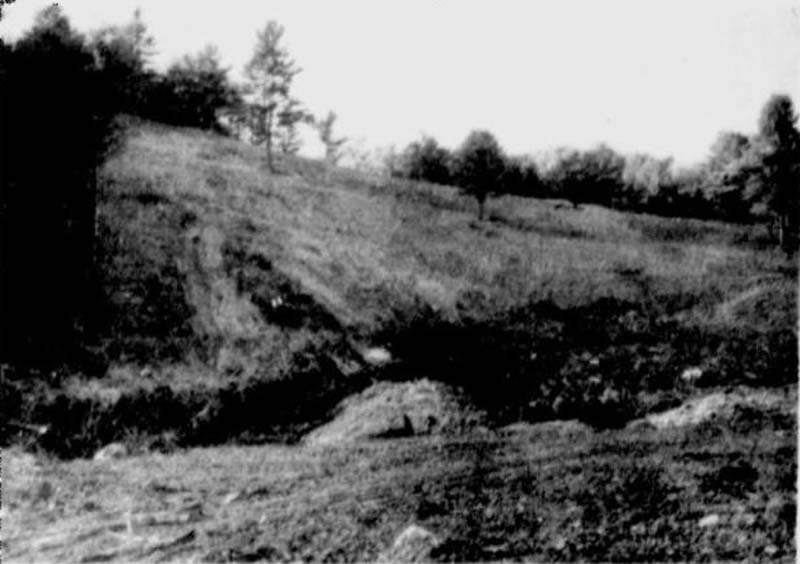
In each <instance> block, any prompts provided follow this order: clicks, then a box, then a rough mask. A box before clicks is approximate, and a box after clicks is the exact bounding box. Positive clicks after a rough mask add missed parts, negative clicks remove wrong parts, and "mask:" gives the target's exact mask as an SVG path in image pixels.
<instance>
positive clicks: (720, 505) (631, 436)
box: [3, 389, 796, 562]
mask: <svg viewBox="0 0 800 564" xmlns="http://www.w3.org/2000/svg"><path fill="white" fill-rule="evenodd" d="M733 395H736V396H739V397H742V396H745V397H746V396H747V394H746V393H745V394H742V393H741V390H740V391H739V392H738V393H737V394H733ZM762 399H763V398H762ZM767 403H768V404H769V407H766V405H767ZM795 403H796V390H795V389H791V390H789V389H786V390H783V391H777V390H776V391H775V392H773V393H771V394H770V397H769V398H768V401H767V402H766V403H765V402H758V401H756V402H755V403H753V405H761V406H762V408H760V409H758V408H752V409H750V410H749V411H748V410H746V409H743V408H741V407H740V408H739V409H738V411H737V408H736V406H735V405H734V404H735V402H733V403H732V404H731V406H730V407H732V409H731V410H730V411H729V412H728V416H727V417H725V416H716V417H715V416H714V414H709V417H710V419H708V420H706V421H703V422H698V423H696V424H694V425H688V426H682V427H672V428H664V429H660V430H658V429H655V428H653V427H650V426H648V425H633V427H634V428H632V429H628V430H620V431H607V432H602V433H594V432H592V431H591V430H590V429H589V428H587V427H585V426H583V425H581V424H578V423H574V422H557V423H544V424H538V425H521V424H516V425H513V426H511V427H509V428H508V429H500V430H498V431H496V432H489V431H486V430H481V429H476V430H475V431H474V432H472V433H465V434H463V435H461V436H458V437H452V436H451V437H445V436H441V435H431V436H424V437H409V438H395V439H375V440H372V441H365V442H360V443H357V444H352V443H350V444H348V443H346V442H345V444H340V445H331V446H320V447H317V446H294V447H282V446H256V447H216V448H202V449H190V450H187V451H184V452H176V453H173V454H170V455H162V454H157V453H156V454H147V455H141V456H133V457H130V458H125V459H119V460H105V461H88V460H75V461H71V462H57V461H53V460H48V459H46V458H42V457H35V456H33V455H31V454H26V453H22V452H20V451H18V450H15V449H12V450H9V451H6V452H4V456H3V470H4V478H3V482H4V483H3V494H4V513H5V515H4V519H3V537H4V542H5V547H4V555H3V556H4V559H5V560H7V561H9V562H13V561H54V562H55V561H60V562H65V561H71V562H76V561H83V562H100V561H109V560H122V561H130V560H136V561H139V560H141V561H165V560H174V559H179V560H208V561H227V560H234V561H253V560H262V559H263V560H281V561H283V560H297V559H302V560H337V561H341V560H358V561H364V560H375V559H376V558H377V557H378V556H379V555H380V553H381V552H383V551H385V550H386V549H387V548H388V547H389V546H391V544H392V541H393V539H394V537H396V536H397V535H398V534H399V533H400V532H401V531H402V530H403V529H404V528H405V527H406V526H408V525H410V524H412V523H414V524H418V525H421V526H423V527H425V528H426V529H427V530H429V531H431V532H433V533H434V534H435V535H437V537H438V538H440V539H441V544H440V545H439V547H438V548H437V549H436V550H438V551H439V552H438V553H435V554H434V556H437V557H441V558H445V559H450V558H454V559H458V560H465V559H466V560H475V559H482V560H483V559H489V560H499V559H504V558H515V559H517V558H522V557H528V558H533V559H536V560H543V559H544V560H552V559H575V558H586V557H587V556H589V555H591V554H598V555H600V557H601V559H603V560H609V559H610V560H623V559H624V560H631V559H632V560H639V559H641V558H642V557H647V558H653V557H655V558H657V559H660V560H685V559H690V560H707V559H737V560H738V559H747V560H751V559H752V560H760V559H766V560H774V559H781V560H782V559H787V560H791V559H792V554H793V551H794V548H793V546H792V544H793V543H792V536H793V534H794V531H793V530H792V529H790V528H789V526H790V522H789V520H787V513H789V512H791V513H793V512H794V501H793V494H792V492H791V490H792V489H793V487H794V484H793V480H794V478H793V470H792V466H793V465H794V464H795V462H794V443H795V440H796V438H795V437H796V435H795V431H794V424H793V421H794V417H795V414H794V405H795ZM767 419H770V420H771V421H770V422H768V423H767V424H765V422H766V420H767ZM754 422H759V423H760V424H761V428H760V429H758V430H748V429H750V428H751V427H753V426H754V425H753V423H754ZM677 423H681V422H680V421H677ZM683 423H685V421H684V422H683ZM720 438H722V439H723V440H721V441H720V440H719V439H720Z"/></svg>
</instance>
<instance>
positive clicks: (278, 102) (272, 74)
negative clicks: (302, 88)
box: [245, 21, 300, 172]
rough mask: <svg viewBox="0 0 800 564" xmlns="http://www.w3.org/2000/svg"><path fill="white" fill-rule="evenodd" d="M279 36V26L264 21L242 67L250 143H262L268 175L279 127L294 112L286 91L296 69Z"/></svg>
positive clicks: (288, 92)
mask: <svg viewBox="0 0 800 564" xmlns="http://www.w3.org/2000/svg"><path fill="white" fill-rule="evenodd" d="M283 34H284V28H283V26H281V25H280V24H278V23H277V22H274V21H270V22H268V23H267V25H266V26H265V27H264V29H263V30H262V31H260V32H259V33H258V37H257V41H256V48H255V51H254V53H253V57H252V58H251V59H250V62H248V63H247V65H246V66H245V76H246V77H247V81H248V83H247V85H246V86H247V87H246V91H245V95H246V98H247V99H248V102H249V105H250V106H251V112H250V116H251V129H252V131H253V137H254V140H255V141H256V142H257V143H264V146H265V148H266V152H267V167H268V168H269V170H270V172H274V170H275V167H274V164H273V159H272V153H273V144H274V142H275V141H276V139H275V138H276V135H277V133H278V130H279V128H284V129H285V128H286V127H288V126H289V123H291V118H292V112H293V111H295V110H293V104H297V101H296V100H294V99H293V98H292V97H291V95H290V90H291V86H292V81H293V80H294V77H295V76H296V75H297V73H299V72H300V69H298V68H297V67H296V66H295V62H294V60H293V59H292V58H291V57H290V56H289V52H288V51H287V50H286V48H285V47H284V46H283V44H282V40H283ZM287 111H288V114H287ZM287 118H288V119H287ZM295 123H296V122H295Z"/></svg>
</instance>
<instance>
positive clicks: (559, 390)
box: [382, 289, 797, 427]
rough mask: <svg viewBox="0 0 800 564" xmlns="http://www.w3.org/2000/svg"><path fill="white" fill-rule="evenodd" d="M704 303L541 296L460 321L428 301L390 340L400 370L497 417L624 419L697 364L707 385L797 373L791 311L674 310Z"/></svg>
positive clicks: (763, 381) (780, 379)
mask: <svg viewBox="0 0 800 564" xmlns="http://www.w3.org/2000/svg"><path fill="white" fill-rule="evenodd" d="M787 292H788V293H789V296H792V298H789V301H791V302H794V303H796V302H795V301H794V299H793V293H792V291H791V289H788V290H787ZM704 301H705V300H704V297H703V296H702V295H683V294H677V295H671V294H661V295H649V296H648V297H647V299H643V300H638V301H627V300H619V299H615V298H606V299H600V300H598V301H596V302H594V303H590V304H587V305H584V306H578V307H572V308H562V307H560V306H558V305H556V304H554V303H552V302H549V301H537V302H531V303H529V304H526V305H523V306H519V307H514V308H511V309H509V310H508V311H505V312H502V313H496V312H495V313H492V314H490V315H488V316H487V317H485V318H473V317H469V316H466V317H462V318H460V319H457V320H453V319H447V318H445V317H443V316H442V315H441V314H439V313H437V312H435V311H433V310H432V309H430V308H426V307H424V306H421V307H420V308H419V309H418V310H416V311H413V312H401V313H400V314H398V315H397V317H396V319H395V322H394V323H393V324H389V325H387V326H386V327H385V328H384V332H383V335H382V340H383V341H384V342H386V343H389V346H390V348H391V349H392V352H393V353H394V354H395V356H396V357H397V358H399V359H401V362H399V363H398V364H397V365H395V366H394V367H393V368H392V371H393V372H394V374H390V375H389V376H390V377H404V376H405V375H407V374H425V375H429V376H430V377H432V378H437V379H441V380H444V381H446V382H448V383H450V384H454V385H456V386H458V387H461V388H463V389H464V390H465V391H467V392H468V393H469V395H470V396H471V397H473V398H474V401H475V402H476V403H477V404H478V405H479V406H480V407H483V408H485V409H486V410H487V411H488V412H489V413H490V414H492V415H493V416H495V417H496V418H497V420H498V421H499V422H508V421H513V420H517V419H521V420H546V419H551V418H562V419H571V418H578V419H581V420H583V421H585V422H587V423H590V424H592V425H595V426H602V427H605V426H611V427H613V426H618V425H621V424H624V423H625V422H626V421H628V420H629V419H631V418H633V417H636V416H640V415H642V413H643V412H644V411H645V410H646V409H652V408H653V407H654V406H653V405H652V403H650V401H651V398H645V401H641V399H642V396H648V395H649V396H653V395H658V394H663V393H664V392H668V391H672V390H675V391H678V395H680V393H681V392H680V390H681V389H683V393H684V394H685V393H688V392H689V391H690V390H689V389H688V388H687V387H686V384H685V383H684V382H682V381H681V379H680V375H681V372H682V371H683V370H684V369H685V368H689V367H699V368H700V369H701V370H702V379H701V380H700V381H699V382H698V384H699V385H701V386H718V385H734V384H737V383H748V384H751V385H766V386H774V385H781V384H785V383H788V382H792V381H794V380H795V379H796V366H797V337H796V334H795V332H794V331H793V330H792V329H791V328H790V327H791V326H788V327H787V324H786V320H785V319H784V315H785V314H786V313H787V312H785V311H780V310H779V311H776V312H775V315H774V316H773V317H772V318H767V319H766V320H764V321H762V322H761V323H752V324H747V325H738V326H731V325H712V324H707V325H703V324H698V323H691V322H687V321H686V320H682V319H678V318H676V314H679V313H681V312H683V311H686V310H690V309H691V308H693V307H695V306H697V305H698V304H701V303H704ZM789 313H791V311H790V312H789ZM790 317H791V315H790ZM675 400H676V398H672V401H675Z"/></svg>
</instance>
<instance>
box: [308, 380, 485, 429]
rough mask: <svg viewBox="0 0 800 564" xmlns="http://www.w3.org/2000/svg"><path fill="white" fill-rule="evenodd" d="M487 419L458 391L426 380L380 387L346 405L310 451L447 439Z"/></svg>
mask: <svg viewBox="0 0 800 564" xmlns="http://www.w3.org/2000/svg"><path fill="white" fill-rule="evenodd" d="M482 419H483V416H482V414H481V413H479V412H478V411H476V410H475V409H474V408H471V407H470V406H469V405H468V404H467V402H466V401H464V399H463V398H461V397H460V396H459V395H458V394H457V393H455V391H454V390H452V389H451V388H449V387H448V386H446V385H445V384H442V383H439V382H432V381H430V380H428V379H425V378H423V379H421V380H415V381H410V382H380V383H378V384H374V385H373V386H370V387H369V388H367V389H366V390H364V391H363V392H361V393H359V394H356V395H354V396H351V397H349V398H347V399H346V400H344V401H343V402H342V403H341V404H340V405H339V407H338V409H337V415H336V417H334V419H333V420H332V421H329V422H328V423H326V424H325V425H322V426H321V427H318V428H316V429H314V430H313V431H311V432H310V433H309V434H308V435H306V437H305V443H306V444H309V445H333V444H347V443H353V442H356V441H360V440H365V439H374V438H389V437H402V436H412V435H426V434H434V433H442V434H449V433H454V432H458V431H463V430H464V429H466V428H469V427H474V426H476V425H477V424H479V423H480V422H481V421H482Z"/></svg>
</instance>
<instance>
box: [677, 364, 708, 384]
mask: <svg viewBox="0 0 800 564" xmlns="http://www.w3.org/2000/svg"><path fill="white" fill-rule="evenodd" d="M702 377H703V370H702V369H701V368H698V367H696V366H695V367H692V368H687V369H686V370H684V371H683V372H682V373H681V380H683V381H684V382H688V383H689V384H694V383H695V382H697V381H698V380H699V379H700V378H702Z"/></svg>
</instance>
